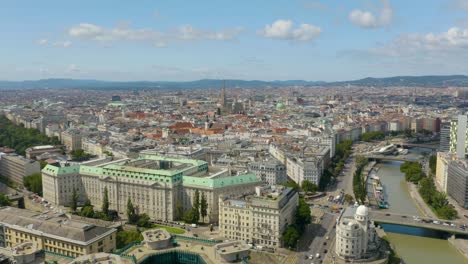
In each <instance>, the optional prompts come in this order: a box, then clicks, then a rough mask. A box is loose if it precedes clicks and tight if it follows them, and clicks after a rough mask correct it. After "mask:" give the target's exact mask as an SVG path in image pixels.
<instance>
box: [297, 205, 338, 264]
mask: <svg viewBox="0 0 468 264" xmlns="http://www.w3.org/2000/svg"><path fill="white" fill-rule="evenodd" d="M335 222H336V215H334V214H330V213H325V214H324V215H323V219H322V221H321V222H320V224H311V225H309V226H308V227H307V228H306V230H305V234H304V236H303V237H302V238H303V239H302V240H301V241H299V263H307V264H310V263H314V264H315V263H321V260H322V259H323V257H324V255H325V254H324V250H325V249H326V250H327V251H328V252H330V250H332V249H330V248H329V247H330V244H331V242H332V241H333V239H334V237H335V231H334V228H333V226H334V225H335ZM327 236H328V237H329V239H328V240H327V239H326V237H327ZM324 243H326V245H324ZM317 253H319V254H320V258H319V259H317V258H315V255H316V254H317ZM306 256H307V257H308V258H307V259H306ZM310 256H313V258H312V259H310Z"/></svg>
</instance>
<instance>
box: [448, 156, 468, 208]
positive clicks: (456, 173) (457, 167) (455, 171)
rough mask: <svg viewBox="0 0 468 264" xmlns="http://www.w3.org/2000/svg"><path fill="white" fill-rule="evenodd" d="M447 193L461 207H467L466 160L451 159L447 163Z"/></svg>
mask: <svg viewBox="0 0 468 264" xmlns="http://www.w3.org/2000/svg"><path fill="white" fill-rule="evenodd" d="M447 194H448V195H450V196H451V197H452V198H453V199H454V200H455V201H457V203H458V204H459V205H460V206H462V207H463V208H468V161H467V160H466V159H464V160H461V159H460V160H453V161H450V162H449V164H448V173H447Z"/></svg>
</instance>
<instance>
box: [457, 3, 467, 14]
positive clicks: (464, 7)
mask: <svg viewBox="0 0 468 264" xmlns="http://www.w3.org/2000/svg"><path fill="white" fill-rule="evenodd" d="M456 4H457V6H458V7H459V8H461V9H462V10H463V11H466V12H468V0H456Z"/></svg>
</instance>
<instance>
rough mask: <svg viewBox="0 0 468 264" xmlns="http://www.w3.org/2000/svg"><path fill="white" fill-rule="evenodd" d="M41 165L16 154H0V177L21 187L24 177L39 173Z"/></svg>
mask: <svg viewBox="0 0 468 264" xmlns="http://www.w3.org/2000/svg"><path fill="white" fill-rule="evenodd" d="M40 172H41V165H40V164H39V162H37V161H33V160H30V159H26V158H24V157H23V156H20V155H17V154H3V153H0V175H2V176H3V177H6V178H7V179H9V180H11V181H13V182H14V183H16V184H18V185H23V178H24V176H29V175H31V174H33V173H40Z"/></svg>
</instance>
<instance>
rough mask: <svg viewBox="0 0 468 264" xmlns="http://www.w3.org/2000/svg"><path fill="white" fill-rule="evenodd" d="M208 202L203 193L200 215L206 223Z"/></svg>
mask: <svg viewBox="0 0 468 264" xmlns="http://www.w3.org/2000/svg"><path fill="white" fill-rule="evenodd" d="M207 210H208V202H207V201H206V197H205V193H202V197H201V203H200V215H201V218H202V221H203V222H205V217H206V216H207V215H208V212H207Z"/></svg>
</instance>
